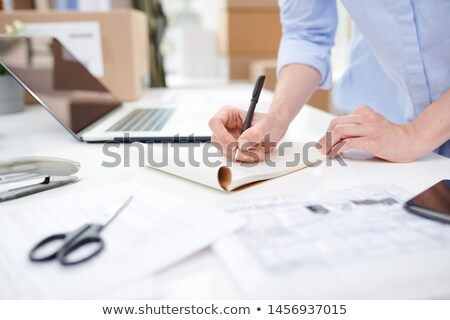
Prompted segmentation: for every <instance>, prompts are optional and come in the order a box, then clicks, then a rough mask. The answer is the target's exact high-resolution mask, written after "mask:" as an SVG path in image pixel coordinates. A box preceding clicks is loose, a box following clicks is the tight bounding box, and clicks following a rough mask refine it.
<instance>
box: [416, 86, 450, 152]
mask: <svg viewBox="0 0 450 320" xmlns="http://www.w3.org/2000/svg"><path fill="white" fill-rule="evenodd" d="M410 126H411V128H412V130H413V132H414V136H415V137H417V141H419V143H416V142H414V143H413V147H414V146H417V148H418V152H419V153H420V154H426V153H428V152H431V151H433V150H434V149H436V148H438V147H439V146H440V145H442V144H443V143H445V142H446V141H448V140H449V139H450V90H448V91H447V92H446V93H444V94H443V95H442V96H441V97H440V98H439V99H438V100H436V101H435V102H433V103H432V104H431V105H430V106H429V107H428V108H427V109H426V110H425V111H424V112H423V113H422V114H421V115H420V116H419V117H417V119H416V120H414V121H413V122H412V123H411V124H410Z"/></svg>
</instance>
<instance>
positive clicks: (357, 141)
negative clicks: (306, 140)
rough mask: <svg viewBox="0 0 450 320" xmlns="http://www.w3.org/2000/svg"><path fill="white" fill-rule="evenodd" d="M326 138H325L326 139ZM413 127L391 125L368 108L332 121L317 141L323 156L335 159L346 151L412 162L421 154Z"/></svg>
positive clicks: (361, 108) (411, 125)
mask: <svg viewBox="0 0 450 320" xmlns="http://www.w3.org/2000/svg"><path fill="white" fill-rule="evenodd" d="M327 135H328V138H327ZM418 136H419V133H418V132H416V130H415V128H414V124H413V123H410V124H406V125H398V124H395V123H393V122H390V121H389V120H387V119H386V118H384V117H383V116H382V115H380V114H379V113H377V112H375V111H374V110H372V109H371V108H370V107H368V106H360V107H359V108H357V109H356V110H355V111H353V112H352V113H351V114H349V115H346V116H343V117H339V118H336V119H334V120H332V121H331V124H330V126H329V127H328V130H327V134H326V135H325V136H324V137H322V138H321V139H320V140H319V143H320V144H321V146H322V149H321V151H322V153H325V154H328V155H329V156H330V157H335V156H337V155H339V154H342V153H343V152H345V151H348V150H362V151H365V152H368V153H371V154H373V155H374V156H376V157H379V158H382V159H385V160H387V161H392V162H411V161H414V160H416V159H417V158H418V157H420V156H421V155H422V154H423V151H422V150H421V143H420V141H419V139H418Z"/></svg>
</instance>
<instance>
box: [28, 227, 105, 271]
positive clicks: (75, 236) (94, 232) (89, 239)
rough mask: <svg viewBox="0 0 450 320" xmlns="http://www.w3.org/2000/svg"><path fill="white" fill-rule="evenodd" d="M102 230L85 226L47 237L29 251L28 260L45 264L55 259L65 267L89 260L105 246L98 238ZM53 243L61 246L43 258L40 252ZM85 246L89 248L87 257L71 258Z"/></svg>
mask: <svg viewBox="0 0 450 320" xmlns="http://www.w3.org/2000/svg"><path fill="white" fill-rule="evenodd" d="M102 228H103V227H102V226H100V225H95V224H86V225H84V226H82V227H81V228H79V229H77V230H75V231H73V232H70V233H67V234H55V235H52V236H50V237H47V238H45V239H43V240H42V241H40V242H39V243H38V244H36V245H35V246H34V247H33V249H31V251H30V254H29V257H30V260H31V261H34V262H45V261H51V260H54V259H57V260H59V262H60V263H61V264H62V265H66V266H67V265H74V264H78V263H80V262H83V261H86V260H89V259H90V258H92V257H94V256H95V255H97V254H98V253H100V251H102V250H103V248H104V246H105V244H104V242H103V240H102V239H101V238H100V237H99V234H100V231H101V229H102ZM55 242H60V243H61V244H60V245H59V246H58V247H57V248H56V249H55V250H54V251H53V252H52V253H50V254H48V255H44V256H42V255H40V254H39V252H41V250H44V248H45V247H47V246H49V245H50V244H51V243H55ZM93 245H96V246H93ZM87 246H90V248H91V249H90V250H89V251H88V254H87V255H82V256H81V258H75V259H74V258H73V254H74V252H75V251H78V250H79V249H81V248H83V247H87ZM92 248H93V250H92Z"/></svg>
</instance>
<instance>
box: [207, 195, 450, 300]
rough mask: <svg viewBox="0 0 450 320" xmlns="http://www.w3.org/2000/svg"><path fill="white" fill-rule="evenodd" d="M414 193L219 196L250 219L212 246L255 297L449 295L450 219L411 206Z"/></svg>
mask: <svg viewBox="0 0 450 320" xmlns="http://www.w3.org/2000/svg"><path fill="white" fill-rule="evenodd" d="M410 196H411V195H409V194H408V193H407V192H405V191H403V190H402V189H400V188H397V187H393V186H374V187H361V188H355V189H350V190H344V191H336V192H326V193H324V192H322V193H311V194H309V195H288V196H281V197H273V198H264V199H254V200H251V201H248V200H246V201H237V202H233V203H227V204H221V205H220V207H222V208H224V209H225V210H226V212H228V213H229V214H230V215H232V216H238V217H242V218H245V219H247V220H248V221H249V224H248V225H247V226H246V227H244V228H243V229H242V230H241V231H239V232H238V233H237V234H236V235H231V236H229V237H226V238H224V239H223V240H221V241H219V242H218V243H217V244H216V245H215V246H214V249H215V251H216V252H217V253H218V254H219V255H220V257H221V258H222V259H223V260H224V262H225V263H226V264H227V266H228V267H229V268H230V270H231V272H232V274H233V275H234V277H235V278H236V279H237V282H238V283H239V284H241V286H242V288H243V290H244V291H245V292H246V293H247V294H248V295H250V296H251V297H252V298H255V297H258V298H259V297H262V298H299V297H301V298H309V299H311V298H313V299H314V298H331V299H336V298H364V297H365V298H391V297H396V298H398V297H400V298H421V297H424V296H425V297H430V296H433V295H438V296H439V295H445V296H450V275H449V274H450V273H449V272H448V270H449V268H450V225H446V224H443V223H439V222H435V221H431V220H427V219H424V218H420V217H417V216H415V215H413V214H410V213H408V212H406V211H405V210H404V209H403V201H404V200H407V199H408V198H410ZM430 258H431V259H430Z"/></svg>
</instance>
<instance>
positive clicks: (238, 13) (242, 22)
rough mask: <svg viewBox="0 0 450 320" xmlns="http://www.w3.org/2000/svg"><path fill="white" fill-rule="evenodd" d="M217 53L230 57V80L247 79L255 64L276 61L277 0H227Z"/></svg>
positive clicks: (278, 35) (278, 29)
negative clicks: (251, 67)
mask: <svg viewBox="0 0 450 320" xmlns="http://www.w3.org/2000/svg"><path fill="white" fill-rule="evenodd" d="M219 29H220V35H219V38H220V41H219V44H220V52H221V53H222V54H225V55H227V56H228V57H229V77H230V79H231V80H239V79H249V76H250V65H251V63H252V62H254V61H259V60H267V59H276V57H277V53H278V46H279V44H280V38H281V24H280V14H279V8H278V3H277V0H227V8H226V12H225V13H224V14H223V15H222V21H221V27H220V28H219Z"/></svg>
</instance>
